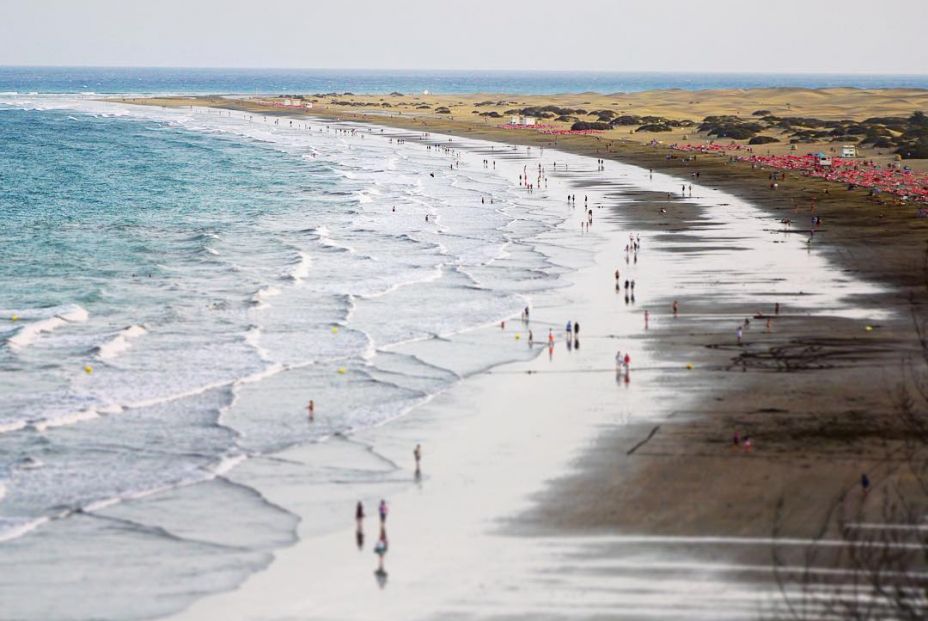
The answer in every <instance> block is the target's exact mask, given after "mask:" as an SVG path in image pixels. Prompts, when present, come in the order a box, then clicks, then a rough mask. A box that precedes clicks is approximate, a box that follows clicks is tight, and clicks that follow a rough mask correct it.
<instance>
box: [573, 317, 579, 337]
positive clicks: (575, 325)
mask: <svg viewBox="0 0 928 621" xmlns="http://www.w3.org/2000/svg"><path fill="white" fill-rule="evenodd" d="M578 338H580V322H579V321H575V322H574V340H577V339H578Z"/></svg>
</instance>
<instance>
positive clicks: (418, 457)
mask: <svg viewBox="0 0 928 621" xmlns="http://www.w3.org/2000/svg"><path fill="white" fill-rule="evenodd" d="M412 456H413V457H415V459H416V474H420V473H421V472H422V471H421V469H420V468H419V465H420V462H421V461H422V445H421V444H417V445H416V448H415V449H413V452H412Z"/></svg>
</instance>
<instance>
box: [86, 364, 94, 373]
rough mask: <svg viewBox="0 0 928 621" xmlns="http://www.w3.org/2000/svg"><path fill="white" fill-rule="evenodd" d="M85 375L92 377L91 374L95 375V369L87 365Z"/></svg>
mask: <svg viewBox="0 0 928 621" xmlns="http://www.w3.org/2000/svg"><path fill="white" fill-rule="evenodd" d="M84 373H86V374H87V375H90V374H91V373H93V367H92V366H90V365H89V364H85V365H84Z"/></svg>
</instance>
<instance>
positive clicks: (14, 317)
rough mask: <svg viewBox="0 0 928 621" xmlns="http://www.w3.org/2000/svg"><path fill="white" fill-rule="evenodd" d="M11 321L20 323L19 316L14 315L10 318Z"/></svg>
mask: <svg viewBox="0 0 928 621" xmlns="http://www.w3.org/2000/svg"><path fill="white" fill-rule="evenodd" d="M10 321H19V315H13V316H12V317H10Z"/></svg>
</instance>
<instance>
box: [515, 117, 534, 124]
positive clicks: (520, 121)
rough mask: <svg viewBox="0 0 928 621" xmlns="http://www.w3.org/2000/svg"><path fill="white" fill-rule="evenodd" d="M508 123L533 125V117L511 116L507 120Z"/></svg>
mask: <svg viewBox="0 0 928 621" xmlns="http://www.w3.org/2000/svg"><path fill="white" fill-rule="evenodd" d="M509 124H510V125H525V126H529V125H534V124H535V117H533V116H513V117H511V119H510V121H509Z"/></svg>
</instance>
